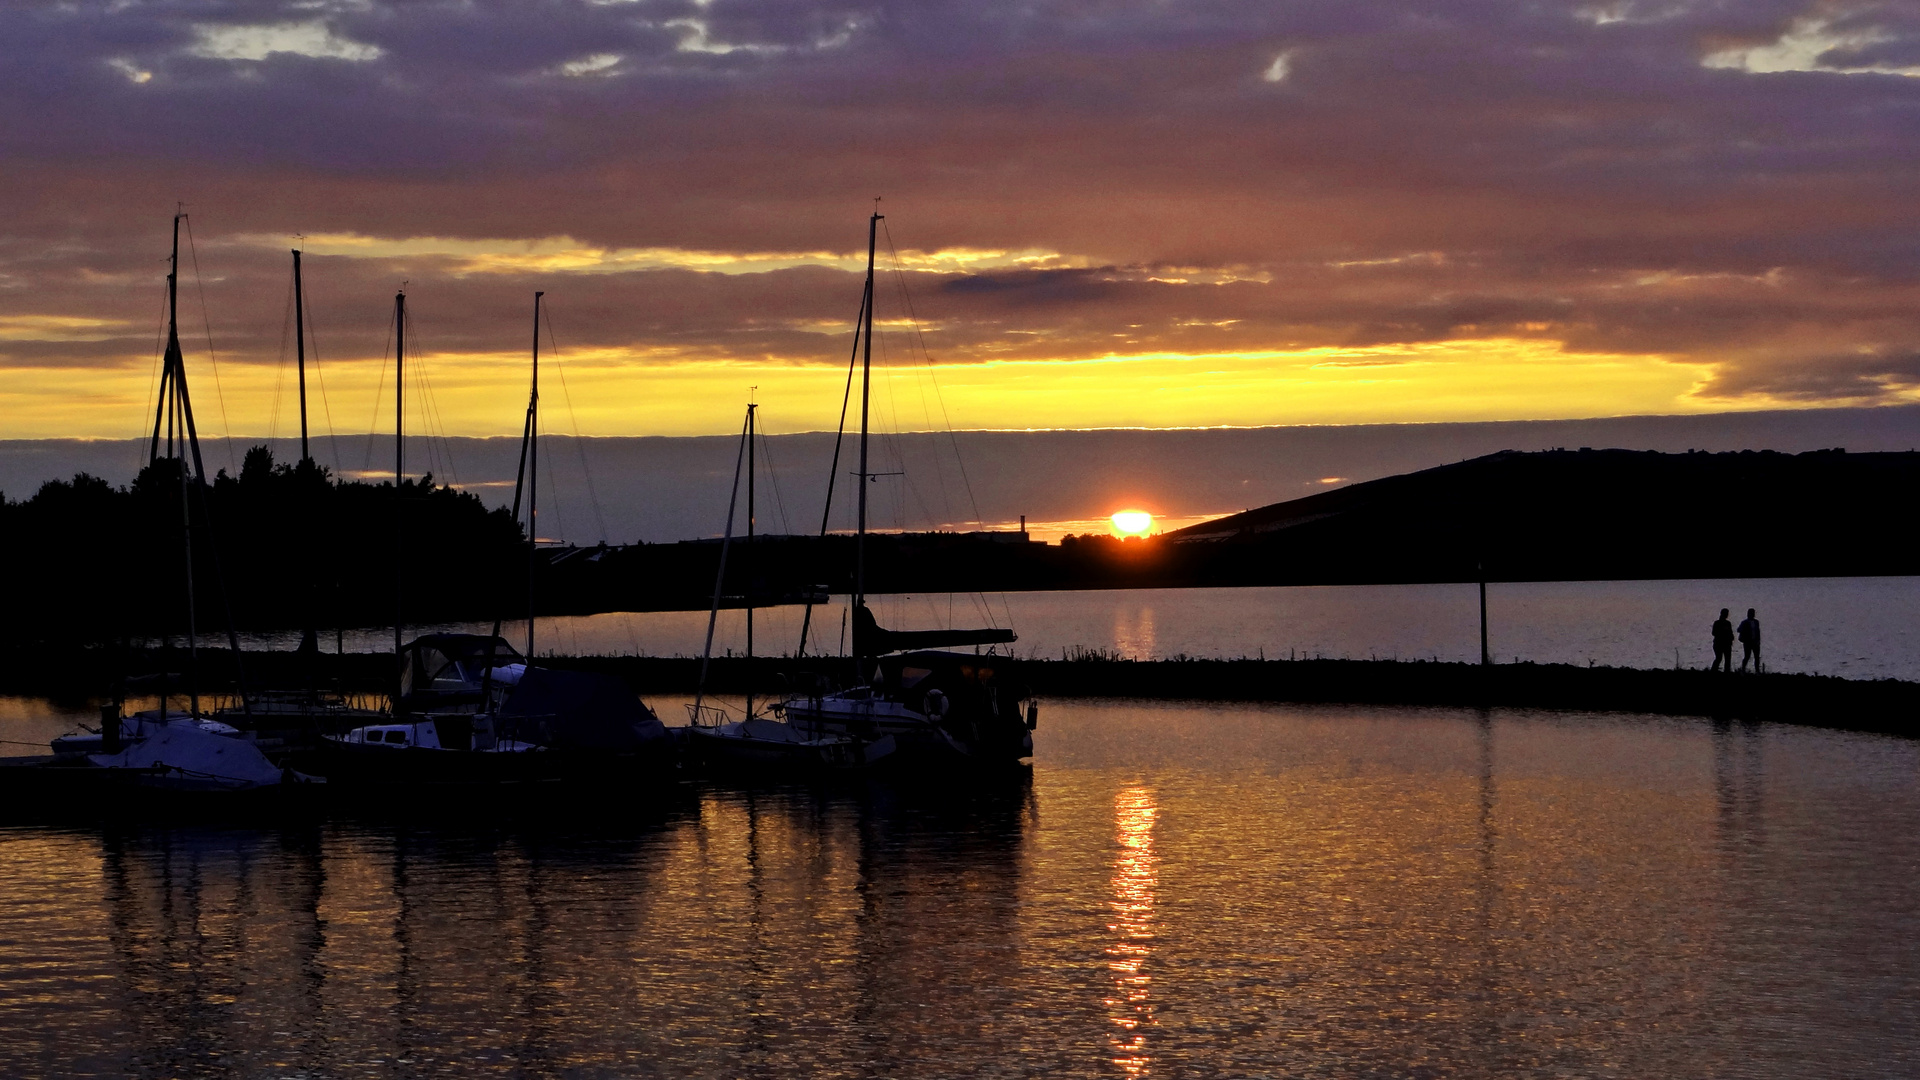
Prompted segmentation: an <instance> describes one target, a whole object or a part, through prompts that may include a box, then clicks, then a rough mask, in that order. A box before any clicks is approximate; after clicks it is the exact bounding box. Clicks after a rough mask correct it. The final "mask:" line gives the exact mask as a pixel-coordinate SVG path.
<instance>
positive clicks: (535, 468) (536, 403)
mask: <svg viewBox="0 0 1920 1080" xmlns="http://www.w3.org/2000/svg"><path fill="white" fill-rule="evenodd" d="M545 295H547V294H546V293H544V292H536V293H534V294H533V396H532V397H530V398H529V399H528V401H527V459H528V460H527V464H528V465H530V466H531V467H532V468H531V470H530V471H529V472H528V473H527V663H529V664H531V663H533V571H534V567H536V566H538V565H539V563H540V502H539V495H540V298H541V297H543V296H545ZM563 396H564V395H563ZM563 524H564V523H563Z"/></svg>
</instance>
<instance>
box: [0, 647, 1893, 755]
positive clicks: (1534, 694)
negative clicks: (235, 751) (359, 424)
mask: <svg viewBox="0 0 1920 1080" xmlns="http://www.w3.org/2000/svg"><path fill="white" fill-rule="evenodd" d="M540 662H541V663H542V664H544V665H549V666H552V667H560V668H573V669H578V670H588V671H601V672H606V673H609V674H613V675H618V676H620V677H621V678H623V679H625V680H626V681H627V682H628V683H629V684H630V685H631V686H633V688H634V689H635V690H637V691H639V692H640V693H642V694H647V695H651V696H654V697H656V698H657V697H659V696H661V695H672V694H689V695H690V694H691V693H692V692H693V690H694V688H695V687H696V686H697V685H698V683H699V679H700V660H699V659H698V658H689V657H656V656H576V657H559V656H556V657H543V658H541V661H540ZM1013 668H1014V670H1015V677H1016V678H1019V679H1022V680H1024V681H1025V682H1027V683H1028V684H1030V685H1031V686H1032V687H1033V689H1034V691H1035V693H1037V694H1038V695H1040V696H1041V697H1042V698H1046V697H1056V698H1102V697H1111V698H1141V699H1163V700H1192V701H1239V702H1276V703H1280V702H1293V703H1315V704H1355V705H1361V704H1370V705H1408V706H1444V707H1468V708H1472V707H1488V708H1492V707H1503V708H1533V709H1559V710H1572V711H1591V712H1624V713H1652V714H1657V715H1668V716H1703V717H1717V718H1726V719H1738V720H1748V721H1774V722H1779V723H1791V724H1806V725H1812V726H1818V727H1827V728H1836V729H1842V730H1849V731H1870V732H1881V733H1886V734H1894V735H1902V736H1910V737H1911V736H1920V683H1914V682H1905V681H1901V680H1896V679H1878V680H1862V679H1842V678H1836V677H1832V676H1825V675H1803V674H1791V673H1782V674H1773V673H1770V674H1765V675H1738V674H1736V675H1726V674H1719V673H1710V672H1705V671H1699V670H1691V669H1667V670H1646V669H1637V668H1614V667H1578V666H1574V665H1567V664H1531V663H1516V664H1496V665H1492V666H1484V667H1483V666H1480V665H1476V664H1458V663H1438V662H1431V661H1422V660H1411V661H1408V660H1320V659H1315V660H1259V659H1239V660H1214V659H1184V658H1183V659H1171V660H1126V659H1118V658H1113V657H1108V656H1101V655H1092V656H1079V657H1072V658H1067V659H1058V660H1053V659H1049V660H1040V659H1034V660H1021V661H1018V662H1017V663H1015V664H1014V665H1013ZM189 670H192V671H194V672H196V679H195V681H196V682H197V683H198V685H199V687H200V689H201V691H202V692H203V693H208V694H212V693H227V692H231V690H232V689H233V688H234V687H235V686H237V685H239V683H240V681H241V678H242V675H243V673H244V682H245V684H246V685H247V686H250V687H281V688H286V687H297V686H307V685H313V686H319V687H325V688H331V689H337V690H342V691H346V692H351V693H361V694H380V693H383V692H384V691H385V690H387V689H388V688H390V686H391V685H392V681H393V678H394V661H393V657H392V656H391V655H390V654H385V653H347V654H344V655H334V654H321V655H319V656H317V657H314V656H304V657H303V656H299V655H297V654H294V653H287V652H274V653H249V654H246V655H245V656H244V657H243V658H242V663H241V664H238V665H236V664H235V662H234V657H233V655H232V654H231V653H230V652H228V651H227V650H224V649H202V650H200V651H199V654H198V657H197V661H196V662H194V663H190V662H189V658H188V656H187V654H186V651H185V650H183V649H170V650H158V649H152V650H109V649H82V650H61V651H50V652H48V653H46V654H44V655H40V656H34V657H31V658H28V660H27V662H25V663H22V664H20V665H18V666H16V667H15V668H14V669H13V670H12V671H11V672H9V673H8V674H7V675H6V676H4V677H0V690H4V691H5V692H8V693H16V694H34V695H41V696H48V697H58V698H104V697H108V696H111V695H112V694H113V693H114V692H115V688H116V686H119V685H121V684H122V680H123V679H124V678H125V675H126V673H151V672H160V671H166V672H170V673H173V674H172V675H171V676H170V678H169V683H170V686H171V688H172V690H173V691H174V692H176V693H177V692H179V691H180V689H181V687H182V686H183V682H182V677H183V676H184V674H185V673H186V672H187V671H189ZM848 670H849V668H848V665H847V662H846V661H844V660H840V659H837V658H819V659H814V658H809V659H804V660H800V661H795V660H792V659H787V658H755V659H753V660H751V661H749V660H746V659H744V658H740V657H716V658H714V659H713V660H712V661H711V663H710V665H709V667H708V672H707V686H708V689H709V691H710V692H713V693H726V694H739V693H744V692H746V691H749V690H751V691H753V692H754V693H756V694H761V695H777V694H781V693H784V692H787V691H788V690H790V689H793V688H795V687H798V686H801V685H805V684H806V683H807V682H810V681H811V676H814V675H825V676H828V677H833V676H837V675H839V676H843V675H845V674H846V673H847V672H848ZM155 689H156V684H155V683H154V682H152V681H150V680H143V681H141V682H139V683H137V684H136V685H135V686H134V688H133V691H132V692H133V693H135V694H142V693H144V694H151V693H153V692H154V690H155ZM655 705H656V706H670V705H671V703H670V702H661V701H657V700H656V701H655Z"/></svg>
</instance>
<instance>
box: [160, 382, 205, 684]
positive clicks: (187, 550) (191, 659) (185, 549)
mask: <svg viewBox="0 0 1920 1080" xmlns="http://www.w3.org/2000/svg"><path fill="white" fill-rule="evenodd" d="M176 400H177V399H176ZM179 464H180V550H181V552H182V554H183V555H185V557H186V558H185V562H186V571H187V709H188V712H187V715H188V716H198V715H199V714H200V679H199V667H200V642H199V627H198V626H197V625H196V620H195V618H194V595H193V514H192V513H191V512H190V511H189V509H188V504H187V492H188V487H187V485H188V479H187V462H186V459H185V458H181V459H179ZM160 711H161V713H162V719H164V718H165V713H166V703H165V701H164V700H163V701H162V702H161V706H160Z"/></svg>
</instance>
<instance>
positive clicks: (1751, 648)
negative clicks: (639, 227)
mask: <svg viewBox="0 0 1920 1080" xmlns="http://www.w3.org/2000/svg"><path fill="white" fill-rule="evenodd" d="M1740 644H1741V645H1743V646H1745V649H1744V650H1743V651H1742V652H1741V654H1740V670H1741V671H1745V670H1747V661H1749V660H1751V661H1753V671H1754V674H1756V675H1757V674H1759V673H1760V620H1759V619H1756V618H1754V617H1753V609H1752V608H1748V609H1747V618H1746V621H1744V622H1742V623H1741V624H1740ZM1727 660H1728V662H1729V664H1731V662H1732V660H1733V657H1732V656H1731V655H1729V656H1728V657H1727Z"/></svg>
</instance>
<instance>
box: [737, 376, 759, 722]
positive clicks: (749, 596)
mask: <svg viewBox="0 0 1920 1080" xmlns="http://www.w3.org/2000/svg"><path fill="white" fill-rule="evenodd" d="M759 410H760V406H758V405H755V404H754V403H753V402H751V401H749V402H747V546H746V547H745V548H744V549H742V550H741V552H740V554H741V555H743V556H745V557H746V558H745V559H744V560H743V561H745V562H746V564H747V565H746V571H747V572H746V573H745V574H744V575H742V576H743V577H744V578H745V579H746V580H745V583H744V586H743V591H744V592H745V594H746V601H747V711H746V718H747V719H749V720H751V719H753V571H754V565H753V436H754V432H755V430H756V424H755V419H756V415H757V414H758V412H759Z"/></svg>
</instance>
